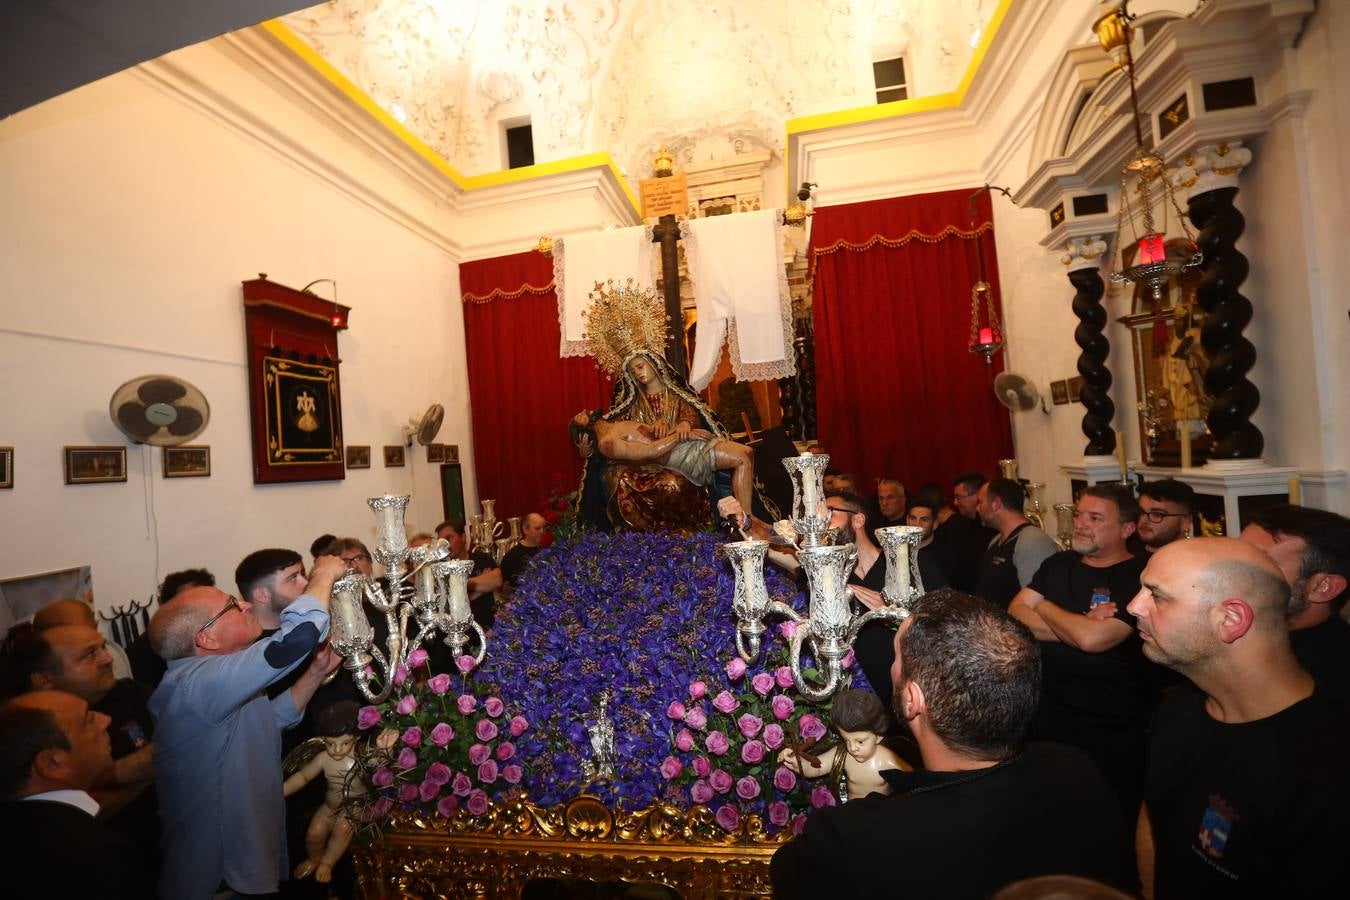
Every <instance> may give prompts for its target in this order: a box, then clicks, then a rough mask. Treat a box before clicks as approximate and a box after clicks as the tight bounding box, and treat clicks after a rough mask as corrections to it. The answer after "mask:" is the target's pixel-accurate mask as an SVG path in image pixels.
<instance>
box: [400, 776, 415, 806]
mask: <svg viewBox="0 0 1350 900" xmlns="http://www.w3.org/2000/svg"><path fill="white" fill-rule="evenodd" d="M416 799H417V785H415V784H413V783H412V782H411V781H405V782H403V783H402V784H400V785H399V786H398V801H399V802H400V803H412V802H413V801H414V800H416Z"/></svg>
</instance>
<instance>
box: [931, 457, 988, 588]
mask: <svg viewBox="0 0 1350 900" xmlns="http://www.w3.org/2000/svg"><path fill="white" fill-rule="evenodd" d="M984 483H985V478H984V476H983V475H981V474H980V473H979V472H966V473H965V474H963V475H958V476H957V478H956V480H955V482H953V484H952V506H953V507H954V508H955V512H952V511H950V510H940V511H939V512H938V527H937V530H936V531H935V532H934V533H933V545H932V547H931V548H930V554H931V555H932V556H933V557H934V558H936V559H937V560H938V561H939V562H940V563H941V565H942V567H943V568H942V571H943V574H944V575H946V576H947V583H948V584H950V585H951V586H952V587H954V588H957V589H959V590H962V591H973V590H975V583H976V581H977V580H978V579H979V577H980V560H982V559H983V558H984V549H985V548H986V547H988V546H989V541H990V540H991V539H992V538H993V537H994V535H995V533H996V532H995V531H994V529H992V528H986V527H985V526H983V525H981V524H980V519H979V512H978V510H979V496H980V488H981V487H983V486H984Z"/></svg>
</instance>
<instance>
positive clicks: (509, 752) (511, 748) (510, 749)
mask: <svg viewBox="0 0 1350 900" xmlns="http://www.w3.org/2000/svg"><path fill="white" fill-rule="evenodd" d="M515 755H516V745H515V744H513V743H511V742H510V741H502V742H501V743H500V744H498V745H497V759H499V760H501V761H502V762H506V761H507V760H508V759H510V758H511V757H513V756H515Z"/></svg>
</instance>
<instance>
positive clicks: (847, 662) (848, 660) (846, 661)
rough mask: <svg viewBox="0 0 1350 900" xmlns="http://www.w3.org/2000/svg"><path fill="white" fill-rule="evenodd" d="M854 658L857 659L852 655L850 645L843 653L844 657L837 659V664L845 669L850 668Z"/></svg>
mask: <svg viewBox="0 0 1350 900" xmlns="http://www.w3.org/2000/svg"><path fill="white" fill-rule="evenodd" d="M855 659H857V657H856V656H854V655H853V648H852V647H850V648H849V649H848V652H847V653H845V654H844V658H843V659H841V660H839V665H841V666H843V667H844V668H845V669H848V668H851V667H852V666H853V661H854V660H855Z"/></svg>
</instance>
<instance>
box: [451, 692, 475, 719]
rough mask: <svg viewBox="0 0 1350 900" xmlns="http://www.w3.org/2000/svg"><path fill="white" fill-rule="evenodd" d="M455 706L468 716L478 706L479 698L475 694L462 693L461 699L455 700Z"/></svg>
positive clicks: (460, 712) (462, 714)
mask: <svg viewBox="0 0 1350 900" xmlns="http://www.w3.org/2000/svg"><path fill="white" fill-rule="evenodd" d="M455 707H456V708H457V709H458V710H459V714H460V715H461V716H467V715H468V714H469V713H471V712H473V711H474V710H475V709H477V708H478V698H477V697H475V696H474V695H473V694H460V695H459V699H457V700H456V701H455Z"/></svg>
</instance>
